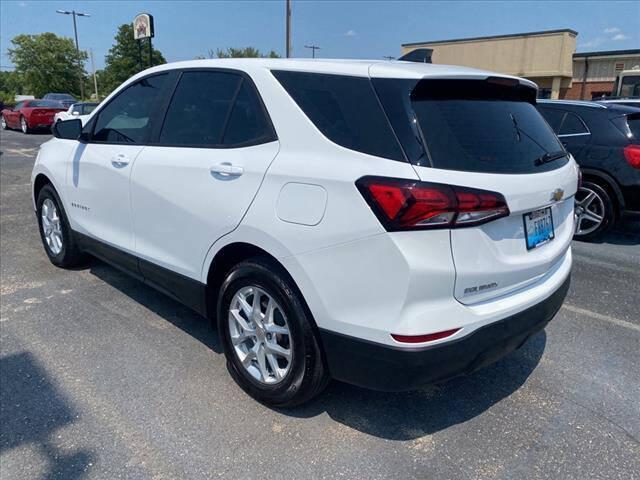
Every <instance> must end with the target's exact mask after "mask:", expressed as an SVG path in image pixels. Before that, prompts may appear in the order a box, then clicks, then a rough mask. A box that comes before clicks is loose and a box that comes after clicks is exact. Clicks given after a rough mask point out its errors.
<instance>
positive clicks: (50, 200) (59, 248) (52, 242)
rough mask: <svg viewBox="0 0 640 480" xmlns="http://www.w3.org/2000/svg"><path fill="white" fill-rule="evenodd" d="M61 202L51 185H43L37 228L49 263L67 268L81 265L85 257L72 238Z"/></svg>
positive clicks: (40, 193) (38, 208) (38, 202)
mask: <svg viewBox="0 0 640 480" xmlns="http://www.w3.org/2000/svg"><path fill="white" fill-rule="evenodd" d="M61 205H62V202H61V201H60V198H59V197H58V194H57V193H56V191H55V190H54V188H53V187H52V186H51V185H45V186H44V187H42V189H41V190H40V192H39V193H38V201H37V210H36V213H37V215H38V226H39V228H40V238H41V239H42V245H43V246H44V250H45V252H46V254H47V257H49V260H50V261H51V263H53V264H54V265H56V266H58V267H63V268H69V267H75V266H78V265H80V264H82V263H83V262H84V260H85V256H84V255H83V254H82V252H81V251H80V248H79V246H78V244H77V242H76V239H75V238H74V235H73V231H72V230H71V227H70V226H69V220H68V219H67V215H66V213H65V211H64V209H63V208H62V206H61Z"/></svg>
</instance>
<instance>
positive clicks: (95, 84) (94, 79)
mask: <svg viewBox="0 0 640 480" xmlns="http://www.w3.org/2000/svg"><path fill="white" fill-rule="evenodd" d="M89 53H90V54H91V71H92V72H93V88H94V90H95V93H96V102H98V101H99V97H98V78H97V77H96V64H95V62H94V61H93V50H92V49H90V50H89Z"/></svg>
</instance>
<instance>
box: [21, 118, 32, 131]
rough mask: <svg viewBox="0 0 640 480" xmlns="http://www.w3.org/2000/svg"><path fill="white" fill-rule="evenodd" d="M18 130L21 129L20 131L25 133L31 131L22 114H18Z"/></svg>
mask: <svg viewBox="0 0 640 480" xmlns="http://www.w3.org/2000/svg"><path fill="white" fill-rule="evenodd" d="M20 130H22V133H24V134H25V135H26V134H27V133H31V128H29V122H27V119H26V118H24V117H23V116H20Z"/></svg>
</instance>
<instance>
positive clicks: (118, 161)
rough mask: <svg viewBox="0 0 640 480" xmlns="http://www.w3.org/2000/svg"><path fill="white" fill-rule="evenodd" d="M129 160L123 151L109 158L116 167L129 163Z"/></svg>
mask: <svg viewBox="0 0 640 480" xmlns="http://www.w3.org/2000/svg"><path fill="white" fill-rule="evenodd" d="M129 161H130V160H129V157H127V156H126V155H125V154H123V153H119V154H118V155H116V156H115V157H113V158H111V165H113V166H114V167H116V168H123V167H126V166H127V165H129Z"/></svg>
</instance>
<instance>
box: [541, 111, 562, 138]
mask: <svg viewBox="0 0 640 480" xmlns="http://www.w3.org/2000/svg"><path fill="white" fill-rule="evenodd" d="M538 111H539V112H540V113H541V114H542V116H543V117H544V119H545V120H546V121H547V123H548V124H549V126H550V127H551V128H553V131H554V132H556V133H558V132H559V131H560V125H561V124H562V119H563V118H564V112H563V111H562V110H555V109H553V108H546V107H542V106H540V105H538Z"/></svg>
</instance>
